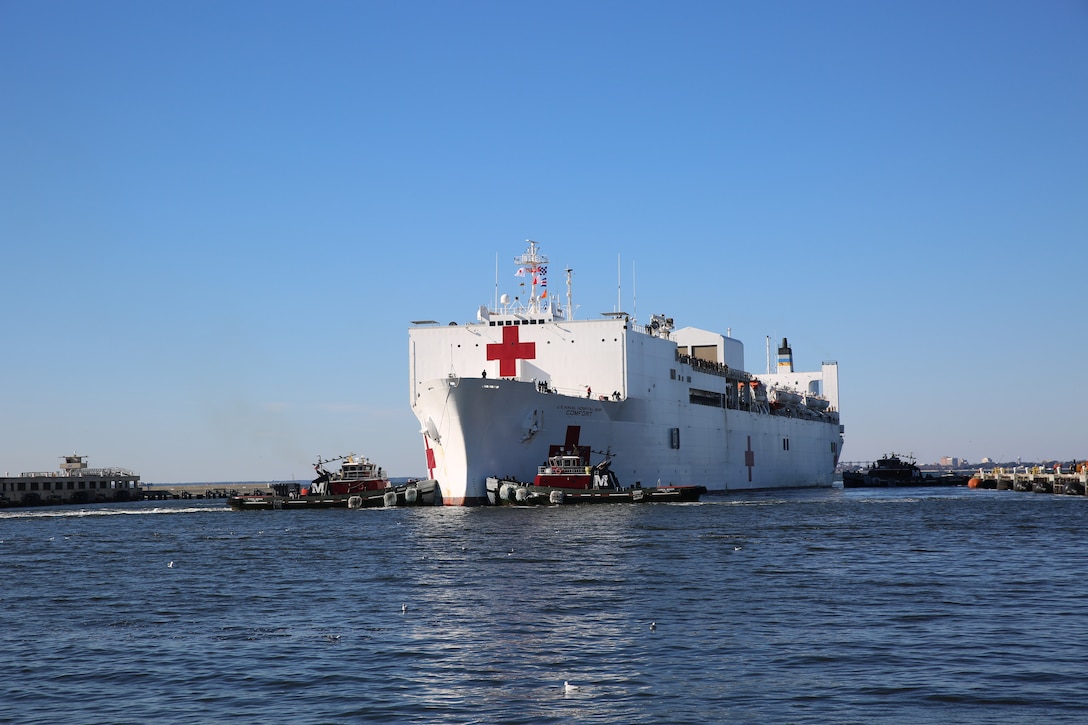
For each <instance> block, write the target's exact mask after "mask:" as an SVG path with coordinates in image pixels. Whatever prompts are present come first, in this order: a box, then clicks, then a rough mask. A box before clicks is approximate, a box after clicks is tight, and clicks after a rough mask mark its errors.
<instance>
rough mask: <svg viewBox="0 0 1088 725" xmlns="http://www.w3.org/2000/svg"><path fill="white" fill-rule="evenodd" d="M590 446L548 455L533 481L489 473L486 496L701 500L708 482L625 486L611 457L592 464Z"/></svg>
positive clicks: (506, 501) (549, 500)
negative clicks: (622, 485) (691, 484)
mask: <svg viewBox="0 0 1088 725" xmlns="http://www.w3.org/2000/svg"><path fill="white" fill-rule="evenodd" d="M589 456H590V450H589V446H575V447H574V450H573V451H571V450H568V451H561V452H559V453H557V454H555V455H551V456H548V460H547V462H546V463H545V464H544V465H543V466H540V467H538V468H537V473H536V476H534V477H533V482H532V483H523V482H521V481H518V480H516V479H514V478H511V477H503V476H489V477H488V479H487V484H486V488H487V500H488V501H489V502H490V503H491V504H493V505H498V506H502V505H514V506H528V505H534V504H571V503H637V502H658V503H659V502H665V501H698V500H699V497H700V496H702V495H703V494H704V493H706V486H661V485H660V484H658V485H657V486H656V487H653V488H642V486H641V485H640V484H637V483H636V484H635V486H634V487H632V488H623V487H621V486H620V484H619V481H618V480H617V479H616V474H615V473H613V472H612V470H611V465H612V458H611V456H609V455H607V454H605V459H604V460H603V461H601V462H600V463H598V464H596V465H595V466H591V465H590V464H589Z"/></svg>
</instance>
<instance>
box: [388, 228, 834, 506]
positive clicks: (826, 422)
mask: <svg viewBox="0 0 1088 725" xmlns="http://www.w3.org/2000/svg"><path fill="white" fill-rule="evenodd" d="M528 245H529V246H528V249H527V250H526V252H525V253H524V254H522V255H519V256H518V257H516V258H515V259H514V262H515V265H516V270H517V272H516V275H517V276H518V277H520V278H523V279H524V282H525V287H526V289H527V291H528V295H527V298H526V299H524V300H522V299H521V298H520V296H516V297H514V298H513V299H511V298H510V296H509V295H502V296H501V297H500V298H499V299H497V300H495V303H493V304H490V305H484V306H481V307H480V308H479V310H478V312H477V319H476V321H475V322H471V323H467V324H454V323H450V324H449V325H444V326H443V325H439V324H437V323H433V322H421V323H415V324H414V326H413V327H412V328H411V329H410V330H409V392H410V400H411V405H412V409H413V411H414V412H415V415H416V417H417V418H418V419H419V422H420V426H421V433H422V435H423V442H424V446H425V449H426V455H427V467H428V475H429V476H430V477H431V478H434V479H437V481H438V483H439V488H440V495H441V498H442V501H443V503H445V504H447V505H471V504H478V503H483V502H485V501H486V490H485V481H486V479H487V477H488V476H514V477H520V478H522V479H526V480H527V479H531V478H532V476H533V474H534V472H535V471H536V469H537V467H538V466H539V465H540V464H541V462H542V461H545V460H546V459H547V458H548V457H549V456H550V455H555V454H556V453H557V452H558V451H561V450H564V449H566V450H571V449H573V448H575V447H577V446H581V445H587V446H590V447H591V448H592V449H593V450H595V451H608V453H609V454H610V456H611V457H612V459H613V461H612V469H613V470H614V471H615V472H616V474H617V475H618V476H619V478H620V480H622V481H625V482H628V484H629V485H642V484H644V485H657V484H658V483H659V482H660V483H661V484H665V485H670V484H671V485H702V486H706V487H707V489H708V491H709V492H710V493H721V492H726V491H735V490H743V489H766V488H780V487H801V486H830V485H831V482H832V476H833V474H834V470H835V465H836V463H837V461H838V457H839V454H840V452H841V449H842V440H843V437H842V431H843V429H842V426H841V424H840V422H839V413H838V365H837V363H835V362H825V363H823V364H822V366H821V368H820V370H818V371H813V372H795V371H794V370H793V361H792V350H791V349H790V348H789V346H788V344H787V341H786V340H783V341H782V348H784V351H783V350H782V349H780V358H779V365H778V368H777V371H776V372H774V373H768V374H764V375H759V376H754V375H752V374H750V373H747V372H745V371H744V346H743V344H742V343H741V342H740V341H739V340H737V339H734V338H732V337H730V336H726V335H722V334H719V333H715V332H711V331H707V330H701V329H697V328H693V327H682V328H677V327H676V326H675V324H674V321H673V318H671V317H666V316H664V315H653V316H652V317H651V319H650V322H649V324H638V323H637V322H636V321H635V320H634V319H632V316H631V315H628V314H626V313H624V312H613V313H607V314H604V315H602V316H601V318H599V319H587V320H575V319H573V315H571V314H570V311H571V310H572V309H573V305H572V304H571V296H572V295H571V285H570V279H571V274H570V270H567V293H566V300H567V302H566V304H565V305H561V304H559V303H558V302H557V301H556V300H555V299H554V298H552V297H549V296H548V289H547V268H548V260H547V258H546V257H545V256H544V255H542V254H541V253H540V250H539V248H538V245H537V244H536V243H535V242H532V241H529V242H528ZM784 354H785V355H786V358H785V359H783V355H784Z"/></svg>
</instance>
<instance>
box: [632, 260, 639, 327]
mask: <svg viewBox="0 0 1088 725" xmlns="http://www.w3.org/2000/svg"><path fill="white" fill-rule="evenodd" d="M631 306H632V307H633V308H634V309H633V310H631V319H632V320H633V321H634V322H635V324H638V285H637V284H636V283H635V262H634V260H632V261H631Z"/></svg>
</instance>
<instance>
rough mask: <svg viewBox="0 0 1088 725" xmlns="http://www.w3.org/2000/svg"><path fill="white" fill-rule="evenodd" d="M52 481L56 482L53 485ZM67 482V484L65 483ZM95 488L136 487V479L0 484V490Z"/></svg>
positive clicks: (11, 482)
mask: <svg viewBox="0 0 1088 725" xmlns="http://www.w3.org/2000/svg"><path fill="white" fill-rule="evenodd" d="M54 483H55V484H56V485H55V486H54ZM65 484H67V485H65ZM88 488H89V489H95V488H136V481H82V480H79V479H72V480H70V481H55V482H54V481H4V482H3V483H2V484H0V491H2V492H7V491H63V490H65V489H68V490H69V491H75V490H77V489H78V490H80V491H83V490H86V489H88Z"/></svg>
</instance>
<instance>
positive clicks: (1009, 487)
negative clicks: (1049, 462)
mask: <svg viewBox="0 0 1088 725" xmlns="http://www.w3.org/2000/svg"><path fill="white" fill-rule="evenodd" d="M967 486H968V487H969V488H988V489H997V490H999V491H1032V492H1034V493H1058V494H1069V495H1075V496H1084V495H1085V494H1086V492H1088V464H1085V463H1081V464H1078V465H1077V466H1076V467H1075V468H1073V469H1072V470H1063V469H1062V468H1061V467H1060V466H1059V467H1055V468H1054V469H1046V468H1043V467H1042V466H1034V467H1031V468H1028V467H1026V466H1017V467H1014V468H991V469H989V470H985V469H979V470H978V472H977V473H975V474H974V475H972V476H971V479H970V480H969V481H968V482H967Z"/></svg>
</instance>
